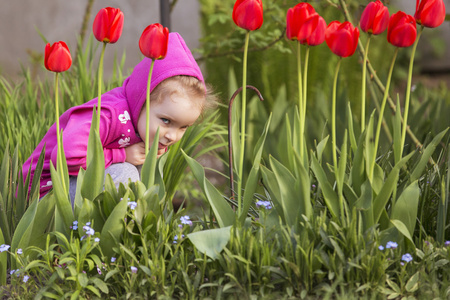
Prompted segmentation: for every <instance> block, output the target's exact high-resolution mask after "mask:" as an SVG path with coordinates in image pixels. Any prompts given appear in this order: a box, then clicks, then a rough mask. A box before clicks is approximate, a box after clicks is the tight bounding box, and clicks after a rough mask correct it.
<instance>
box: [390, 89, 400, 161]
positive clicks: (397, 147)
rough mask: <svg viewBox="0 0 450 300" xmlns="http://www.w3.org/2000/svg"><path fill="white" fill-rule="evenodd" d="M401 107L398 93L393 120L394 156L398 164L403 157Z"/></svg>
mask: <svg viewBox="0 0 450 300" xmlns="http://www.w3.org/2000/svg"><path fill="white" fill-rule="evenodd" d="M401 111H402V110H401V107H400V100H399V99H398V94H397V105H396V107H395V116H394V121H393V129H392V130H393V131H394V140H393V141H394V158H395V163H396V164H397V163H398V162H399V161H400V158H401V157H402V153H401V149H400V148H401V140H402V138H401V136H402V133H401V130H402V115H401Z"/></svg>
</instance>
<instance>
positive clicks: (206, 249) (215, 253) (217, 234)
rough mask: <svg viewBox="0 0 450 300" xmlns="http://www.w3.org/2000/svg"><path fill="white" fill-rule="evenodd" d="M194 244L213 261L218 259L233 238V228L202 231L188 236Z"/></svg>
mask: <svg viewBox="0 0 450 300" xmlns="http://www.w3.org/2000/svg"><path fill="white" fill-rule="evenodd" d="M187 237H188V238H189V240H190V241H191V242H192V244H193V245H194V246H195V247H196V248H197V249H198V250H199V251H200V252H202V253H205V254H206V255H207V256H208V257H210V258H212V259H217V258H218V257H219V256H220V252H222V250H223V249H224V248H225V246H226V245H227V244H228V242H229V240H230V237H231V226H227V227H223V228H218V229H208V230H202V231H198V232H194V233H190V234H188V235H187Z"/></svg>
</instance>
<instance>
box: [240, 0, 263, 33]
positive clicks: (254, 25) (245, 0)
mask: <svg viewBox="0 0 450 300" xmlns="http://www.w3.org/2000/svg"><path fill="white" fill-rule="evenodd" d="M233 21H234V23H235V24H236V25H237V26H239V27H241V28H243V29H247V30H250V31H252V30H256V29H259V28H260V27H261V25H262V23H263V5H262V1H261V0H237V1H236V3H234V7H233Z"/></svg>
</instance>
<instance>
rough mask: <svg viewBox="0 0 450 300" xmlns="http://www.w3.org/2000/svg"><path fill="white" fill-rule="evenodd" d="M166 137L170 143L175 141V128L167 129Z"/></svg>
mask: <svg viewBox="0 0 450 300" xmlns="http://www.w3.org/2000/svg"><path fill="white" fill-rule="evenodd" d="M164 138H165V139H166V140H167V141H168V143H172V142H174V141H175V139H176V133H175V130H171V129H169V130H167V131H166V132H165V133H164Z"/></svg>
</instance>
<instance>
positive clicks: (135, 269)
mask: <svg viewBox="0 0 450 300" xmlns="http://www.w3.org/2000/svg"><path fill="white" fill-rule="evenodd" d="M130 268H131V272H132V273H134V274H136V273H137V270H138V268H136V267H130Z"/></svg>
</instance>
